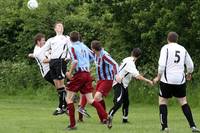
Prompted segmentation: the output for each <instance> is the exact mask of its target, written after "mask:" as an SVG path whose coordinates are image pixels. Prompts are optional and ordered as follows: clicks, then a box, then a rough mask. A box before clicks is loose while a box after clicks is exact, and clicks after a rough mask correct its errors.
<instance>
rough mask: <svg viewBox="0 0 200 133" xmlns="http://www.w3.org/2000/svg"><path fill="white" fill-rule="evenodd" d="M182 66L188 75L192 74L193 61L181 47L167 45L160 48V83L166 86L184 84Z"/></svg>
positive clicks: (172, 44) (174, 44)
mask: <svg viewBox="0 0 200 133" xmlns="http://www.w3.org/2000/svg"><path fill="white" fill-rule="evenodd" d="M184 65H186V67H187V72H188V73H192V72H193V69H194V64H193V61H192V59H191V57H190V55H189V53H188V52H187V50H186V49H185V48H184V47H183V46H181V45H179V44H177V43H169V44H166V45H164V46H163V47H162V49H161V52H160V58H159V68H158V73H159V74H161V81H162V82H164V83H168V84H183V83H185V81H186V79H185V67H184Z"/></svg>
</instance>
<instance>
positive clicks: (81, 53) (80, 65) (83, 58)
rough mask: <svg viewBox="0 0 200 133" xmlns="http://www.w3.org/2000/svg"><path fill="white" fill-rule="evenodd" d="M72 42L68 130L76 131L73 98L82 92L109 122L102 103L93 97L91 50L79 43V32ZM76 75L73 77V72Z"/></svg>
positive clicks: (71, 38) (68, 94)
mask: <svg viewBox="0 0 200 133" xmlns="http://www.w3.org/2000/svg"><path fill="white" fill-rule="evenodd" d="M70 40H71V42H72V46H71V47H70V48H69V53H70V55H71V59H72V64H71V68H70V70H69V72H67V77H68V78H69V79H70V83H69V85H68V88H67V97H66V100H67V107H68V110H69V118H70V125H69V126H68V127H67V129H69V130H72V129H76V122H75V114H74V112H75V109H74V103H73V100H72V99H73V96H74V95H75V94H76V93H77V92H78V91H80V93H81V94H83V95H85V96H86V99H87V102H88V103H89V104H91V105H92V106H94V107H95V108H96V110H97V112H98V114H100V116H101V117H102V118H103V120H104V121H107V113H106V112H105V110H104V109H103V107H102V106H101V104H100V103H98V102H96V101H95V100H94V99H93V96H92V91H93V87H92V77H91V76H90V54H91V52H90V49H89V48H88V47H87V46H86V45H85V44H84V43H82V42H80V41H79V32H76V31H73V32H71V33H70ZM73 71H74V75H73V77H72V72H73Z"/></svg>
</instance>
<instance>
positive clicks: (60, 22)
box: [54, 20, 64, 28]
mask: <svg viewBox="0 0 200 133" xmlns="http://www.w3.org/2000/svg"><path fill="white" fill-rule="evenodd" d="M57 24H62V25H64V24H63V22H62V21H60V20H58V21H56V22H55V24H54V28H55V27H56V25H57Z"/></svg>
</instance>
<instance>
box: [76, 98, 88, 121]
mask: <svg viewBox="0 0 200 133" xmlns="http://www.w3.org/2000/svg"><path fill="white" fill-rule="evenodd" d="M86 104H87V99H86V96H85V95H83V94H80V100H79V105H78V116H79V121H80V122H82V121H83V115H84V116H86V117H90V115H89V114H88V113H87V111H86V110H85V106H86Z"/></svg>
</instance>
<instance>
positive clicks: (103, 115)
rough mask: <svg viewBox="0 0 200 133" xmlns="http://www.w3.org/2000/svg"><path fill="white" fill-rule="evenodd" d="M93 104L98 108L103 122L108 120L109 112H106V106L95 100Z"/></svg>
mask: <svg viewBox="0 0 200 133" xmlns="http://www.w3.org/2000/svg"><path fill="white" fill-rule="evenodd" d="M92 106H94V107H95V108H96V110H97V113H98V115H99V118H100V120H101V122H104V121H105V120H107V117H108V114H107V113H106V111H105V110H104V108H103V107H102V105H101V104H100V103H99V102H96V101H94V102H93V103H92Z"/></svg>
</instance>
